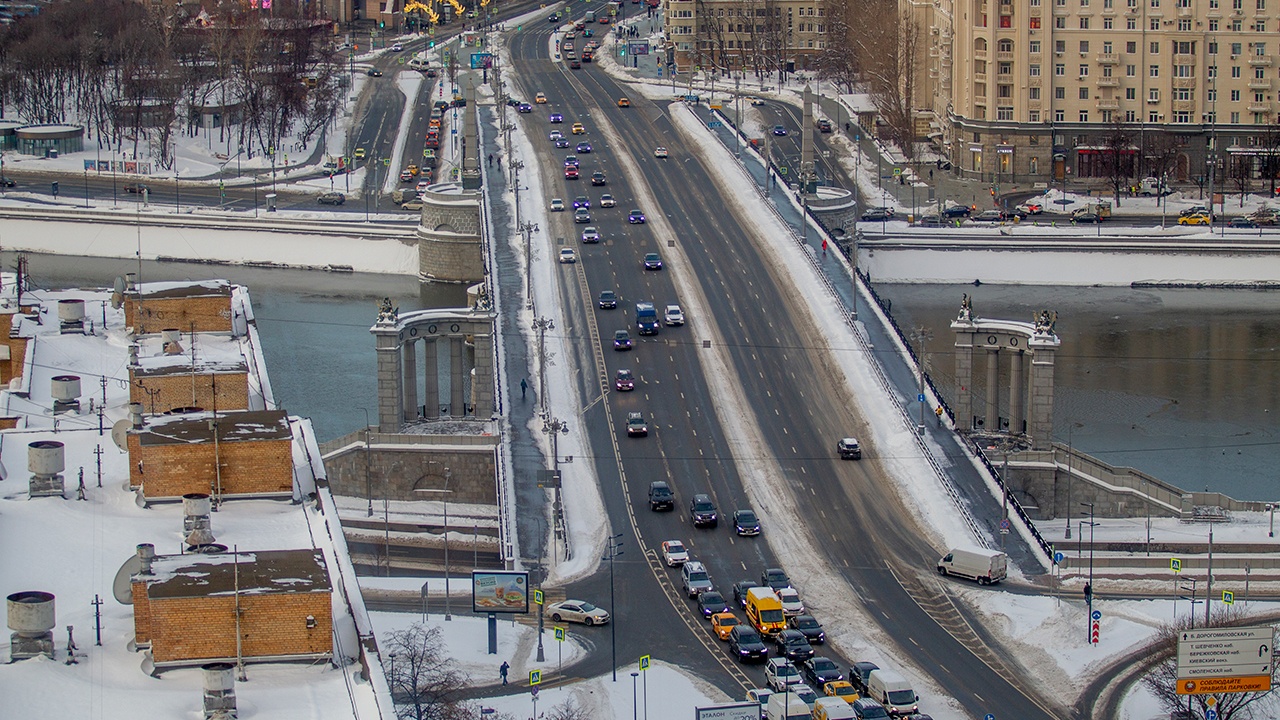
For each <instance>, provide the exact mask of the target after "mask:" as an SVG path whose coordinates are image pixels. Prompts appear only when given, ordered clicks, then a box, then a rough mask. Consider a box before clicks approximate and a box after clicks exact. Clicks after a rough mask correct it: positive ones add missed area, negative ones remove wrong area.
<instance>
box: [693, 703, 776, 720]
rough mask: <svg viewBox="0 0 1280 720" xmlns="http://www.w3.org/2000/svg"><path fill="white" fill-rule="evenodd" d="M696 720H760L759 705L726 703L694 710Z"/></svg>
mask: <svg viewBox="0 0 1280 720" xmlns="http://www.w3.org/2000/svg"><path fill="white" fill-rule="evenodd" d="M694 712H695V713H696V718H697V720H760V703H756V702H746V703H727V704H725V705H711V706H708V707H700V708H694Z"/></svg>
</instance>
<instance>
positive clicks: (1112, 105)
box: [1098, 99, 1120, 110]
mask: <svg viewBox="0 0 1280 720" xmlns="http://www.w3.org/2000/svg"><path fill="white" fill-rule="evenodd" d="M1098 109H1099V110H1119V109H1120V101H1119V100H1114V99H1112V100H1099V101H1098Z"/></svg>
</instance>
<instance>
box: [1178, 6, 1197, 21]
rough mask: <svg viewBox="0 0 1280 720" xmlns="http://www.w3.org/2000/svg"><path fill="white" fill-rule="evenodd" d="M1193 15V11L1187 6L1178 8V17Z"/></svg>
mask: <svg viewBox="0 0 1280 720" xmlns="http://www.w3.org/2000/svg"><path fill="white" fill-rule="evenodd" d="M1193 15H1194V11H1193V10H1192V9H1191V8H1189V7H1180V8H1178V17H1180V18H1189V17H1192V16H1193Z"/></svg>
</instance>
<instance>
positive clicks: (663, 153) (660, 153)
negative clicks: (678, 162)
mask: <svg viewBox="0 0 1280 720" xmlns="http://www.w3.org/2000/svg"><path fill="white" fill-rule="evenodd" d="M653 156H654V157H656V158H664V159H665V158H666V157H667V149H666V148H664V147H662V146H658V147H656V148H654V149H653Z"/></svg>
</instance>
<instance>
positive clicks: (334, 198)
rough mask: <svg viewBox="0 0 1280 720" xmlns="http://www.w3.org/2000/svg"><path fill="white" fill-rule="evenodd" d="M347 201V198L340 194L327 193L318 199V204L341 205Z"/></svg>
mask: <svg viewBox="0 0 1280 720" xmlns="http://www.w3.org/2000/svg"><path fill="white" fill-rule="evenodd" d="M346 201H347V196H346V195H343V194H342V193H340V192H327V193H325V194H323V195H321V196H320V197H319V198H317V202H319V203H320V204H321V205H341V204H342V203H344V202H346Z"/></svg>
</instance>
